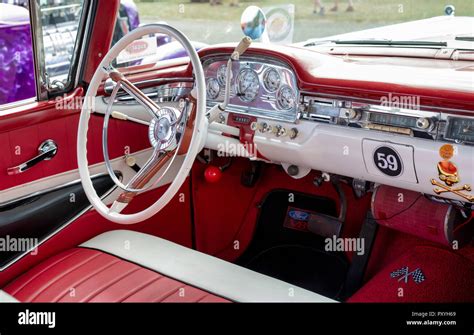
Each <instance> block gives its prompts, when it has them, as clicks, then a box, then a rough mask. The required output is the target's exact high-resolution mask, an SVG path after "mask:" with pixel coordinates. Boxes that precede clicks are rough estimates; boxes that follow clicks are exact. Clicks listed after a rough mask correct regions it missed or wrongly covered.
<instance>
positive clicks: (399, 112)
mask: <svg viewBox="0 0 474 335" xmlns="http://www.w3.org/2000/svg"><path fill="white" fill-rule="evenodd" d="M412 107H413V109H409V108H399V107H394V106H393V105H391V104H387V105H386V106H385V105H375V104H367V103H358V102H352V101H345V100H335V99H329V98H324V97H315V96H303V97H302V102H301V108H300V112H301V115H302V118H303V119H307V120H314V121H319V122H327V123H332V124H337V125H343V126H350V127H358V128H364V129H370V130H377V131H385V132H390V133H396V134H401V135H408V136H414V137H422V138H431V139H436V137H437V132H438V124H439V120H440V113H437V112H429V111H422V110H419V109H416V108H417V106H416V105H413V106H412Z"/></svg>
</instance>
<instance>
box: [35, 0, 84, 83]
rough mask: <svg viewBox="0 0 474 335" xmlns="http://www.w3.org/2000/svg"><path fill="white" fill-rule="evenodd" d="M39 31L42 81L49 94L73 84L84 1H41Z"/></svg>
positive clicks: (38, 13) (37, 11) (38, 0)
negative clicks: (74, 62)
mask: <svg viewBox="0 0 474 335" xmlns="http://www.w3.org/2000/svg"><path fill="white" fill-rule="evenodd" d="M38 4H39V7H38V8H37V10H36V13H37V16H39V17H38V31H41V34H42V37H43V38H42V41H41V42H42V43H39V45H40V46H41V45H42V52H41V57H42V58H44V59H42V62H41V64H42V68H40V72H41V78H42V80H43V82H44V85H45V86H46V87H47V88H48V90H55V89H56V90H61V89H63V88H64V87H67V86H68V85H69V83H70V80H71V78H70V74H71V65H72V63H73V57H74V55H75V53H76V44H77V43H78V31H79V28H80V26H81V25H82V24H83V21H84V20H83V15H82V14H83V9H84V8H83V7H84V0H37V5H38Z"/></svg>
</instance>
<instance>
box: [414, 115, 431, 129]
mask: <svg viewBox="0 0 474 335" xmlns="http://www.w3.org/2000/svg"><path fill="white" fill-rule="evenodd" d="M416 126H417V128H420V129H428V128H429V127H430V126H431V121H430V119H428V118H426V117H420V118H418V119H417V120H416Z"/></svg>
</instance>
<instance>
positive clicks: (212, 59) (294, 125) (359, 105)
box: [203, 54, 474, 203]
mask: <svg viewBox="0 0 474 335" xmlns="http://www.w3.org/2000/svg"><path fill="white" fill-rule="evenodd" d="M227 60H228V56H227V57H226V56H224V55H218V54H217V55H212V56H208V57H204V58H203V67H204V71H205V76H206V85H207V86H206V88H207V98H208V100H207V106H208V109H210V108H211V107H213V106H214V105H215V104H217V103H220V102H222V101H223V100H224V91H225V84H226V83H225V73H226V66H227ZM232 74H233V76H232V81H231V85H232V87H231V98H230V103H229V105H228V107H227V108H226V111H225V112H222V113H220V115H219V119H218V121H217V122H218V123H221V124H224V125H231V126H233V127H238V128H239V129H240V134H239V136H238V137H239V138H240V141H241V142H242V139H243V140H244V141H245V142H251V144H252V145H254V146H255V147H256V148H257V153H256V154H255V155H254V156H256V157H257V158H259V159H263V160H266V161H269V162H273V163H277V164H281V165H282V166H283V167H284V169H285V170H286V171H287V173H288V174H289V175H290V176H292V177H293V178H301V177H304V176H305V175H306V174H307V173H309V171H311V170H312V169H315V170H320V171H323V172H328V173H331V174H337V175H342V176H348V177H352V178H353V179H354V182H361V183H365V181H370V182H375V183H380V184H387V185H392V186H396V187H400V188H404V189H411V190H415V191H419V192H422V193H425V194H428V195H431V196H433V197H437V198H442V199H451V200H452V201H457V202H459V203H466V202H467V203H474V194H473V193H472V192H471V189H472V188H473V187H472V186H471V185H474V117H472V116H469V115H466V114H469V112H466V111H463V110H459V109H457V108H449V107H444V106H443V107H440V106H436V105H424V104H423V101H421V99H420V96H417V95H406V96H404V97H402V98H399V97H398V98H397V97H396V96H391V94H388V95H386V96H385V97H382V98H380V99H378V100H376V99H368V98H367V97H361V96H359V95H357V94H350V93H349V94H330V93H327V92H326V91H318V90H314V89H308V88H307V87H305V85H299V84H300V83H301V78H300V77H301V73H299V72H298V71H297V70H295V69H294V67H293V66H292V65H291V64H290V63H288V62H287V61H286V60H285V59H279V58H278V57H253V56H245V57H242V58H241V59H240V61H235V62H233V63H232ZM211 128H212V125H211ZM242 132H243V133H244V134H242ZM247 144H248V143H247ZM445 167H448V168H447V169H446V168H445Z"/></svg>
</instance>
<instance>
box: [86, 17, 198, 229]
mask: <svg viewBox="0 0 474 335" xmlns="http://www.w3.org/2000/svg"><path fill="white" fill-rule="evenodd" d="M150 34H167V35H168V36H170V37H172V38H174V39H175V40H177V41H178V42H180V43H181V44H182V45H183V47H184V48H185V49H186V51H187V53H188V55H189V58H190V60H191V64H192V66H193V71H194V80H195V81H194V89H193V91H192V94H191V95H192V97H191V101H192V102H191V105H192V108H191V110H192V111H191V113H187V112H184V111H183V112H180V111H178V110H177V109H176V108H167V107H166V108H162V107H159V106H158V105H157V104H156V103H155V102H154V101H153V100H151V99H150V98H148V96H146V95H145V94H143V92H141V91H140V90H139V89H138V88H137V87H136V86H135V85H133V84H132V83H131V82H129V81H128V80H127V79H126V78H125V77H124V76H123V75H122V74H121V73H120V72H119V71H117V70H115V69H114V68H113V67H112V66H111V64H112V62H113V60H114V59H115V58H116V57H117V56H118V55H119V53H120V52H121V51H122V50H123V49H125V48H126V47H127V46H129V45H130V43H132V42H133V41H135V40H136V39H138V38H141V37H142V36H145V35H150ZM107 77H110V78H111V79H112V80H113V81H115V82H116V83H117V85H116V89H114V92H115V93H116V92H117V90H118V87H121V88H123V89H124V90H125V91H126V92H127V93H129V94H130V95H131V96H133V97H134V98H135V99H136V100H137V101H138V102H139V103H140V104H141V105H143V106H144V107H145V109H146V110H147V111H148V112H149V113H150V114H151V115H152V122H151V123H150V129H149V131H150V133H152V134H155V137H154V138H153V142H152V143H151V144H152V146H153V148H154V149H153V154H152V157H151V158H150V159H149V160H148V161H147V163H146V164H145V165H144V166H143V167H142V168H141V169H140V171H139V172H138V173H137V174H136V175H135V176H134V177H133V178H132V180H131V181H130V182H128V184H127V185H125V186H124V185H122V184H121V183H117V181H116V178H115V176H112V175H111V177H113V178H112V179H114V181H115V182H116V184H117V185H118V186H119V187H120V188H122V190H123V191H122V193H121V194H120V196H119V197H118V198H117V200H115V202H114V204H113V205H112V206H111V207H110V208H109V207H107V206H106V205H105V204H104V203H103V202H102V200H101V198H100V197H99V196H98V195H97V192H96V191H95V189H94V187H93V185H92V180H91V176H90V173H89V168H88V162H87V130H88V126H89V119H90V115H91V113H92V112H93V110H92V105H93V104H91V103H87V102H90V101H93V99H95V97H96V95H97V90H98V88H99V86H100V85H101V84H102V83H103V81H104V79H106V78H107ZM113 96H114V95H112V97H111V99H110V102H109V108H108V109H109V110H110V107H111V104H113V100H114V99H113ZM84 101H85V102H86V103H84V104H83V107H82V111H81V117H80V120H79V130H78V134H77V162H78V165H79V174H80V177H81V182H82V186H83V188H84V191H85V193H86V195H87V198H88V199H89V201H90V203H91V204H92V206H93V207H94V208H95V209H96V210H97V212H99V213H100V214H101V215H102V216H103V217H104V218H106V219H108V220H110V221H113V222H116V223H120V224H133V223H137V222H141V221H144V220H146V219H148V218H150V217H152V216H153V215H155V214H156V213H158V212H159V211H160V210H161V209H162V208H163V207H165V206H166V204H168V202H169V201H170V200H171V199H172V198H173V197H174V195H175V194H176V193H177V192H178V190H179V188H180V187H181V185H182V184H183V183H184V181H185V180H186V177H187V176H188V175H189V171H190V170H191V167H192V165H193V163H194V160H195V158H196V155H197V154H198V152H199V150H200V148H201V144H202V143H203V140H204V139H205V135H206V133H207V119H206V117H205V114H206V85H205V78H204V71H203V69H202V65H201V61H200V59H199V56H198V54H197V53H196V51H195V49H194V47H193V46H192V44H191V42H190V41H189V40H188V38H187V37H186V36H184V35H183V34H182V33H181V32H180V31H178V30H177V29H175V28H173V27H171V26H169V25H166V24H150V25H146V26H142V27H139V28H137V29H135V30H133V31H132V32H130V33H128V34H127V35H125V36H124V37H123V38H122V39H121V40H120V41H118V43H116V44H115V45H114V46H113V47H112V49H110V51H109V52H108V53H107V55H105V57H104V59H103V60H102V62H101V63H100V65H99V67H98V69H97V71H96V72H95V74H94V76H93V77H92V80H91V82H90V84H89V88H88V90H87V93H86V96H85V100H84ZM106 120H108V115H106ZM104 127H105V131H104V133H106V127H107V122H104ZM152 127H154V128H152ZM105 139H106V137H105ZM103 147H104V148H106V147H107V143H104V144H103ZM104 153H106V150H104ZM184 154H185V155H186V156H185V159H184V161H183V163H182V164H181V167H180V168H179V171H178V173H177V174H176V176H175V178H174V180H173V182H172V183H171V184H170V186H169V187H168V189H167V190H166V192H165V193H164V194H163V195H162V196H161V197H160V198H159V199H158V200H157V201H156V202H155V203H154V204H153V205H151V206H150V207H148V208H146V209H144V210H143V211H141V212H138V213H134V214H121V211H122V210H123V209H124V208H125V207H126V206H127V205H128V203H129V202H130V201H131V200H132V199H133V197H134V196H135V195H136V194H137V193H138V192H139V191H140V190H144V187H145V185H147V184H149V182H150V181H151V180H152V179H153V178H154V177H155V176H156V174H157V173H158V172H159V171H160V170H162V169H163V168H164V167H165V166H167V164H168V166H169V164H171V162H170V161H172V159H173V158H174V157H175V156H176V155H184ZM105 156H106V157H105V158H106V159H105V160H106V163H107V161H108V155H105ZM166 170H167V169H166ZM109 173H110V169H109Z"/></svg>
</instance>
